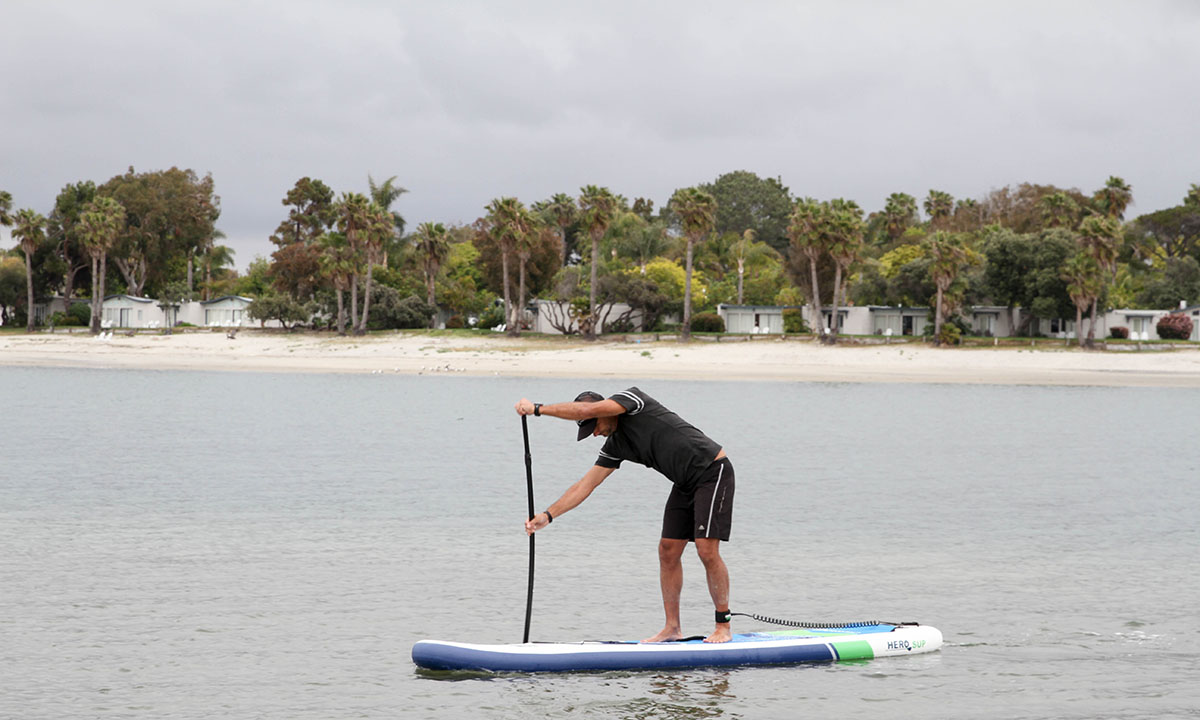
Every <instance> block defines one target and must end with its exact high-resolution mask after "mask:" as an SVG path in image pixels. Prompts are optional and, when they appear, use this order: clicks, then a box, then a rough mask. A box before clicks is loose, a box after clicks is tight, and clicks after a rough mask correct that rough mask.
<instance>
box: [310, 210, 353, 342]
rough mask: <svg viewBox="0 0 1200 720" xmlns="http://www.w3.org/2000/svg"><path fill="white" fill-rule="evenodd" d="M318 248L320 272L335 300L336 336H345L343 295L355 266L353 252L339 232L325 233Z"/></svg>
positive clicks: (319, 241) (348, 285)
mask: <svg viewBox="0 0 1200 720" xmlns="http://www.w3.org/2000/svg"><path fill="white" fill-rule="evenodd" d="M317 246H318V247H319V248H320V252H321V255H320V265H321V272H322V273H323V275H324V276H325V277H326V278H327V279H328V280H329V282H330V284H332V285H333V293H334V296H335V297H336V299H337V334H338V335H345V334H346V303H345V299H344V293H345V292H346V291H347V290H349V289H350V278H351V277H353V275H354V273H355V270H356V265H355V261H354V251H353V250H351V248H350V244H349V243H347V242H346V236H345V235H343V234H342V233H339V232H327V233H325V234H324V235H322V236H321V237H320V239H319V240H318V241H317Z"/></svg>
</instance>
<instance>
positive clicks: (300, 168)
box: [0, 0, 1200, 270]
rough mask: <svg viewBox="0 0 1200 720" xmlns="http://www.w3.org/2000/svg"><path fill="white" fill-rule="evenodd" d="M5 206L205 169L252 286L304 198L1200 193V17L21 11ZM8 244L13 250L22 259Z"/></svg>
mask: <svg viewBox="0 0 1200 720" xmlns="http://www.w3.org/2000/svg"><path fill="white" fill-rule="evenodd" d="M2 17H3V26H4V28H5V31H4V33H3V39H2V40H0V67H3V68H4V71H3V72H2V73H0V118H2V119H0V190H7V191H8V192H10V193H11V194H12V195H13V204H14V209H18V208H25V207H30V208H33V209H35V210H37V211H39V212H41V213H43V214H48V213H49V211H50V210H51V209H52V207H53V203H54V198H55V196H56V195H57V194H58V192H59V190H61V189H62V187H63V186H64V185H66V184H67V183H71V182H77V181H80V180H93V181H95V182H96V183H97V184H99V183H103V182H104V181H106V180H108V179H109V178H111V177H113V176H114V175H119V174H122V173H124V172H125V171H126V169H127V168H128V167H130V166H133V167H134V168H135V169H136V170H138V171H149V170H161V169H166V168H169V167H172V166H178V167H181V168H190V169H192V170H195V171H196V172H197V173H198V174H200V175H204V174H208V173H211V174H212V176H213V179H214V181H215V184H216V192H217V194H218V195H219V196H220V198H221V209H222V212H221V217H220V219H219V220H218V223H217V225H218V227H219V228H220V229H221V231H222V232H224V233H225V235H226V240H224V241H223V242H224V243H225V244H227V245H229V246H230V247H232V248H233V249H234V250H235V251H236V253H237V255H236V264H237V266H238V268H239V269H243V270H244V269H245V267H246V266H247V265H248V264H249V262H250V261H251V260H253V259H254V257H255V256H258V255H262V256H269V255H270V253H271V252H272V251H273V250H274V249H275V248H274V246H273V245H272V244H271V243H270V241H269V240H268V238H269V236H270V235H271V233H272V232H273V231H274V229H275V228H276V226H278V224H279V223H280V221H281V220H282V219H283V218H284V217H285V216H286V209H285V208H284V206H283V205H282V203H281V200H282V198H283V196H284V195H285V194H286V193H287V191H288V190H289V189H290V188H291V187H292V186H293V185H294V184H295V182H296V181H297V180H298V179H300V178H302V177H305V176H309V177H314V178H319V179H321V180H323V181H324V182H325V183H326V184H328V185H329V186H330V187H332V188H333V189H334V190H335V191H337V192H343V191H357V192H365V191H366V190H367V177H368V175H370V176H372V177H374V178H375V179H376V180H377V181H383V180H386V179H387V178H389V177H393V176H395V178H396V180H395V182H396V183H397V184H398V185H400V186H402V187H404V188H406V189H407V190H408V192H407V193H406V194H404V195H402V196H401V197H400V198H399V199H398V200H397V201H396V203H395V205H394V206H393V209H395V210H397V211H399V212H400V213H401V214H402V215H403V216H404V217H405V219H406V220H407V221H408V226H409V228H410V229H411V228H415V227H416V225H417V224H418V223H421V222H426V221H434V222H442V223H447V224H453V223H470V222H472V221H474V220H475V218H477V217H479V216H480V215H481V214H483V208H484V206H485V205H486V204H487V203H488V202H489V201H490V200H491V199H492V198H496V197H501V196H516V197H518V198H520V199H521V200H523V201H525V202H526V203H532V202H535V201H537V200H541V199H545V198H548V197H550V196H551V195H553V194H554V193H558V192H564V193H568V194H571V195H578V193H579V188H580V187H582V186H584V185H601V186H607V187H609V188H610V189H611V190H612V191H613V192H616V193H620V194H621V195H624V196H625V197H627V198H629V199H630V200H632V199H634V198H637V197H646V198H649V199H651V200H653V201H654V202H655V204H656V206H661V205H663V204H664V203H666V202H667V200H669V199H670V196H671V194H672V193H673V192H674V191H675V190H676V189H677V188H681V187H688V186H692V185H697V184H700V183H704V182H711V181H713V180H715V179H716V178H717V177H719V176H720V175H722V174H724V173H726V172H731V171H734V170H749V171H751V172H754V173H757V174H758V175H760V176H762V177H778V178H780V179H781V180H782V181H783V183H784V185H786V186H787V187H788V188H789V189H790V191H791V192H792V194H793V195H795V196H810V197H815V198H818V199H829V198H834V197H846V198H850V199H853V200H856V201H857V202H858V203H859V204H860V205H861V206H862V207H863V208H864V209H865V210H867V211H868V212H871V211H874V210H878V209H880V208H882V206H883V204H884V201H885V199H886V197H887V195H888V194H890V193H893V192H907V193H909V194H910V195H914V196H916V197H917V198H918V199H920V198H923V197H924V196H925V194H926V193H927V192H928V191H929V190H930V189H931V188H936V189H939V190H944V191H947V192H949V193H950V194H952V195H954V196H955V197H956V198H962V197H973V198H981V197H982V196H984V195H985V194H986V193H988V192H989V191H991V190H993V189H996V188H1000V187H1004V186H1006V185H1010V184H1017V183H1021V182H1036V183H1039V184H1054V185H1058V186H1060V187H1067V188H1071V187H1074V188H1078V189H1080V190H1082V191H1083V192H1085V193H1091V192H1092V191H1094V190H1095V189H1097V188H1099V187H1101V186H1103V184H1104V182H1105V180H1107V178H1108V177H1109V176H1111V175H1117V176H1120V177H1122V178H1124V179H1125V180H1126V181H1127V182H1128V183H1129V184H1130V185H1132V187H1133V196H1134V204H1133V206H1132V207H1131V208H1130V209H1129V211H1127V213H1126V217H1127V218H1131V217H1135V216H1137V215H1139V214H1142V213H1145V212H1152V211H1154V210H1158V209H1162V208H1165V207H1171V206H1174V205H1178V204H1179V203H1180V202H1181V201H1182V199H1183V196H1184V195H1185V194H1186V192H1187V190H1188V187H1189V185H1190V184H1191V183H1197V182H1200V133H1198V132H1197V129H1196V128H1197V125H1196V122H1197V119H1200V85H1198V84H1197V82H1196V77H1197V69H1198V68H1200V42H1196V39H1197V38H1200V3H1198V2H1191V1H1190V0H1161V1H1153V0H1148V1H1139V2H1132V1H1129V2H1107V1H1104V0H1091V1H1081V2H1070V1H1065V0H1057V1H1056V0H1040V1H1039V2H1015V1H1006V2H965V1H955V2H903V1H897V2H866V1H854V0H850V1H839V2H833V1H832V0H828V1H827V2H801V1H795V0H793V1H791V2H787V1H784V2H756V1H754V0H743V1H741V2H705V1H704V0H691V1H690V2H676V1H673V0H664V1H662V2H654V1H646V0H641V1H640V2H625V1H624V0H611V1H606V2H589V1H587V0H582V1H579V2H562V1H561V0H555V1H551V2H543V1H542V0H528V1H526V2H507V1H504V0H494V1H486V0H484V1H480V2H474V1H467V0H463V1H456V0H440V1H438V2H432V1H431V2H382V1H380V2H373V1H370V0H343V1H341V2H332V1H330V2H314V1H309V0H234V1H233V2H225V1H223V0H204V1H203V2H199V1H192V0H175V1H173V2H163V1H161V0H151V1H147V2H133V1H126V0H106V1H105V2H94V1H91V0H76V1H64V0H5V2H4V10H3V13H2ZM13 244H14V243H13V241H12V240H11V237H10V233H9V230H8V229H4V230H2V231H0V247H3V248H8V247H11V246H12V245H13Z"/></svg>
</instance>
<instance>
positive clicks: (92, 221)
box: [79, 196, 125, 335]
mask: <svg viewBox="0 0 1200 720" xmlns="http://www.w3.org/2000/svg"><path fill="white" fill-rule="evenodd" d="M124 230H125V208H124V207H123V206H122V205H121V203H119V202H117V201H116V200H114V199H113V198H110V197H104V196H101V197H97V198H96V199H95V200H92V201H91V202H90V203H88V204H87V205H85V206H84V208H83V212H82V213H81V214H80V216H79V234H80V236H81V239H82V240H83V245H84V247H86V248H87V251H88V254H89V255H91V256H92V334H93V335H95V334H97V333H99V332H100V312H101V309H102V308H103V306H104V280H105V277H106V276H107V274H108V267H107V265H108V251H109V250H112V248H113V246H114V245H116V244H117V238H119V237H121V233H122V232H123V231H124Z"/></svg>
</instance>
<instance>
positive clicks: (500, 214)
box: [487, 197, 533, 335]
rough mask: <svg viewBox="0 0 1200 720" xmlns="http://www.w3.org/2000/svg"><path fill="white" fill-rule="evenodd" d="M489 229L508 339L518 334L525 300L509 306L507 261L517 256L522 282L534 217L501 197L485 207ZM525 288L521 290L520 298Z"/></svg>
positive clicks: (512, 201) (512, 200)
mask: <svg viewBox="0 0 1200 720" xmlns="http://www.w3.org/2000/svg"><path fill="white" fill-rule="evenodd" d="M487 210H488V225H489V226H490V228H491V229H490V232H491V233H493V237H494V238H495V240H496V242H497V243H498V244H499V245H500V273H501V276H502V277H501V282H502V283H503V285H504V322H505V325H506V327H507V328H508V334H509V335H519V334H520V333H521V312H522V310H523V309H524V300H525V299H524V298H523V297H522V298H518V299H519V301H520V304H517V303H513V302H512V291H511V287H512V284H511V281H510V277H511V275H510V272H509V260H510V259H511V258H512V256H513V255H514V254H517V255H518V257H519V258H520V263H521V276H522V280H523V279H524V268H525V260H527V259H528V257H529V256H528V254H527V248H526V247H525V245H526V243H528V236H529V235H530V231H531V229H532V225H533V216H532V215H530V214H529V210H527V209H526V208H525V204H524V203H522V202H521V201H520V200H518V199H516V198H512V197H503V198H497V199H495V200H492V201H491V202H490V203H488V206H487ZM523 293H524V288H522V294H523Z"/></svg>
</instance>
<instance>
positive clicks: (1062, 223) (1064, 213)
mask: <svg viewBox="0 0 1200 720" xmlns="http://www.w3.org/2000/svg"><path fill="white" fill-rule="evenodd" d="M1038 208H1039V209H1040V210H1041V212H1042V218H1043V222H1044V224H1045V227H1074V226H1075V224H1076V222H1078V218H1079V205H1078V204H1077V203H1076V202H1075V201H1074V200H1073V199H1071V196H1070V195H1068V194H1067V193H1065V192H1061V191H1059V192H1053V193H1050V194H1048V195H1043V196H1042V198H1041V199H1040V200H1039V201H1038Z"/></svg>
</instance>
